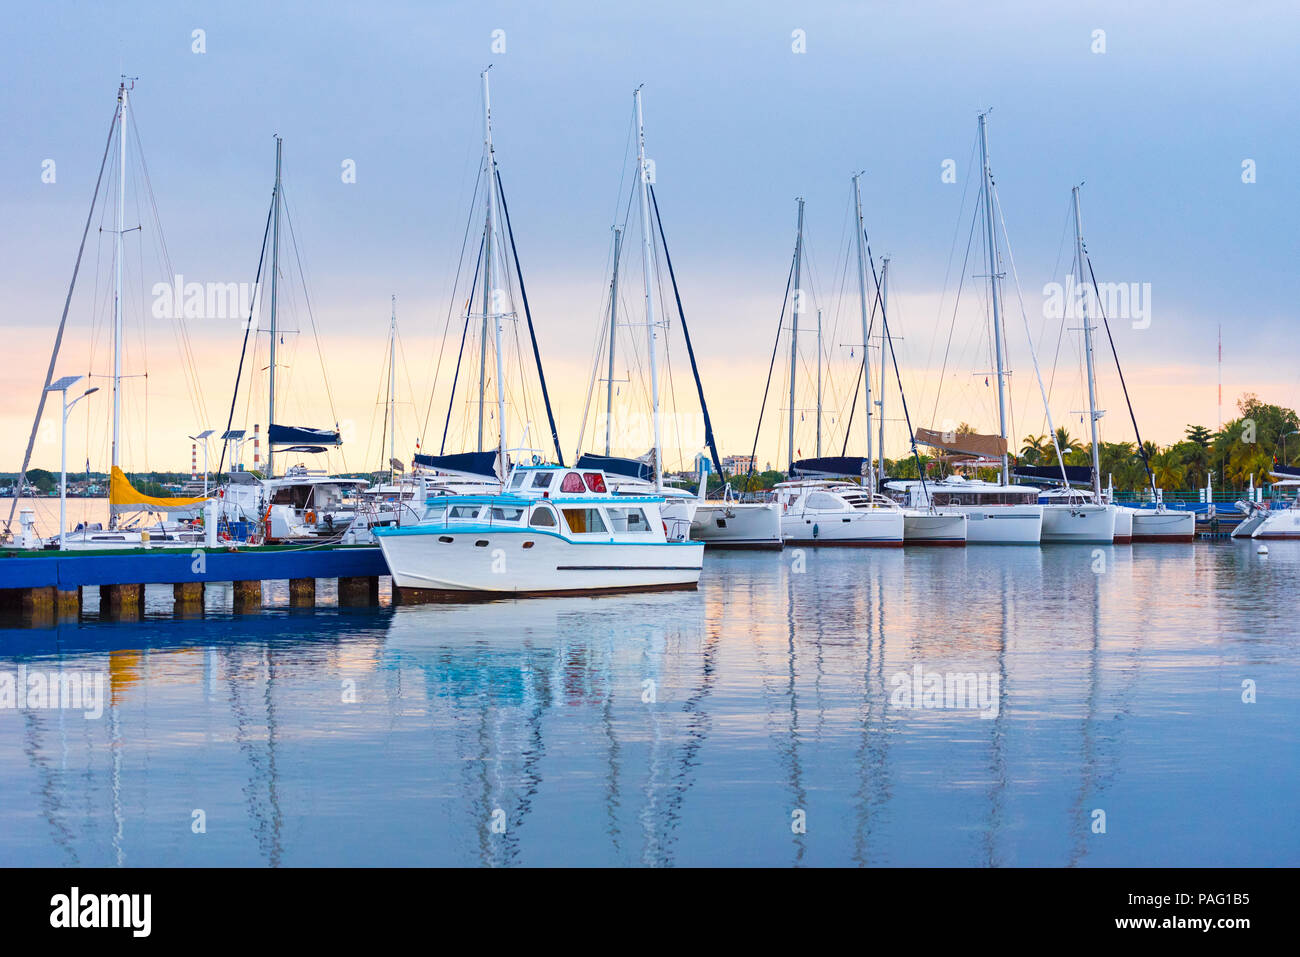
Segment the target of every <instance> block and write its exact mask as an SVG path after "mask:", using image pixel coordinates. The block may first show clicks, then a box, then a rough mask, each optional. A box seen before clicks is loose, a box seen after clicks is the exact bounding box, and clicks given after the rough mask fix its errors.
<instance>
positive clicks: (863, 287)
mask: <svg viewBox="0 0 1300 957" xmlns="http://www.w3.org/2000/svg"><path fill="white" fill-rule="evenodd" d="M861 179H862V174H861V173H854V174H853V206H854V209H855V211H856V215H857V222H858V302H859V303H860V305H861V311H862V378H863V380H864V383H865V385H866V409H867V489H868V490H869V491H871V492H874V491H875V490H876V466H875V459H874V456H873V455H872V451H873V450H872V448H871V342H870V340H869V339H868V338H867V337H868V335H869V334H870V331H871V330H870V325H869V322H868V319H867V260H866V256H865V255H864V254H863V248H862V245H863V238H864V236H865V235H866V224H865V223H864V222H863V220H862V185H861V182H860V180H861ZM881 367H882V368H883V367H884V362H883V353H882V361H881Z"/></svg>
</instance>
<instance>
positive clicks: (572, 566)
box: [373, 465, 704, 598]
mask: <svg viewBox="0 0 1300 957" xmlns="http://www.w3.org/2000/svg"><path fill="white" fill-rule="evenodd" d="M663 505H664V499H663V497H662V496H632V495H625V494H624V495H619V494H613V493H611V492H610V491H609V488H608V486H607V484H606V481H605V474H604V473H603V472H600V471H592V470H582V471H579V470H577V469H568V468H564V467H562V466H555V465H528V466H519V467H517V468H516V469H515V470H514V471H513V472H512V473H511V475H510V481H509V483H508V485H507V487H506V488H505V489H504V490H502V491H500V492H498V493H497V494H494V495H447V496H435V497H431V498H430V499H429V501H428V503H427V506H426V514H425V517H424V518H423V519H422V520H421V521H420V522H418V523H417V524H414V525H403V526H401V527H385V528H375V529H374V530H373V534H374V536H375V538H376V539H377V540H378V541H379V547H380V549H381V550H382V551H383V553H384V558H385V560H386V561H387V562H388V567H389V570H390V571H391V572H392V575H393V584H394V585H395V586H397V587H399V588H414V589H421V590H427V591H430V592H434V593H437V594H438V597H451V598H464V597H469V596H474V595H476V596H479V597H525V596H542V595H560V594H596V593H607V592H625V591H647V590H662V589H671V588H694V587H695V586H696V585H697V583H698V582H699V577H700V569H701V566H702V563H703V558H704V545H703V544H702V543H700V542H692V541H690V540H689V539H688V538H686V537H685V534H684V533H683V535H682V536H681V537H678V538H673V537H670V535H669V529H668V525H667V523H666V522H665V521H664V519H663V517H662V514H661V509H662V507H663Z"/></svg>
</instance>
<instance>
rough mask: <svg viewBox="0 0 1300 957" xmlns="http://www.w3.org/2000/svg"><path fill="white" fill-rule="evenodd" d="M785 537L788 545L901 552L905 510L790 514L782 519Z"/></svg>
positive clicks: (885, 509) (884, 509)
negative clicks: (878, 549) (834, 546)
mask: <svg viewBox="0 0 1300 957" xmlns="http://www.w3.org/2000/svg"><path fill="white" fill-rule="evenodd" d="M781 534H782V536H783V537H784V538H785V541H786V544H788V545H843V546H852V547H860V548H861V547H877V548H901V547H902V545H903V510H902V509H898V508H882V509H863V510H861V511H857V510H853V511H843V512H800V513H787V514H785V515H783V516H781Z"/></svg>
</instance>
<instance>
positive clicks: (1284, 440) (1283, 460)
mask: <svg viewBox="0 0 1300 957" xmlns="http://www.w3.org/2000/svg"><path fill="white" fill-rule="evenodd" d="M1288 435H1300V430H1297V431H1294V432H1283V433H1282V468H1286V437H1287V436H1288Z"/></svg>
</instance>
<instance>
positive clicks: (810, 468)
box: [794, 455, 867, 478]
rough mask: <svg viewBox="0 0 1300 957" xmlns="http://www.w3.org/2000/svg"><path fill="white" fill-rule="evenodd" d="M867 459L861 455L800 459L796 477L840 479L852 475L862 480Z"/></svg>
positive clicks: (796, 463) (796, 465)
mask: <svg viewBox="0 0 1300 957" xmlns="http://www.w3.org/2000/svg"><path fill="white" fill-rule="evenodd" d="M866 462H867V460H866V458H865V457H863V456H861V455H825V456H822V457H821V458H815V459H798V460H797V461H796V462H795V463H794V473H795V474H796V475H830V476H834V477H837V478H838V477H839V476H842V475H850V476H852V477H853V478H861V477H862V470H863V468H864V467H865V466H866Z"/></svg>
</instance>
